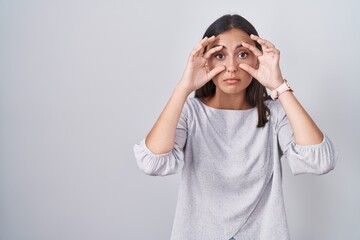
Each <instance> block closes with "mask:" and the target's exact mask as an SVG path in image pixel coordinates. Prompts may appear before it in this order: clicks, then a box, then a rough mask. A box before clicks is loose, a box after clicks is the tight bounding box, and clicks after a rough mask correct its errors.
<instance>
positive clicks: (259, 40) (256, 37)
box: [250, 34, 275, 48]
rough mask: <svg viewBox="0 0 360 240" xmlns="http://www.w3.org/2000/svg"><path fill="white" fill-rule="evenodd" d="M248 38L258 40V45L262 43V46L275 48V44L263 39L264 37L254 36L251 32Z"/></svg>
mask: <svg viewBox="0 0 360 240" xmlns="http://www.w3.org/2000/svg"><path fill="white" fill-rule="evenodd" d="M250 38H251V39H252V40H255V41H257V42H258V43H259V44H260V45H262V46H265V47H267V48H275V45H274V44H272V43H271V42H269V41H268V40H265V39H262V38H260V37H259V36H256V35H254V34H251V35H250Z"/></svg>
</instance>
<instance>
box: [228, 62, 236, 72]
mask: <svg viewBox="0 0 360 240" xmlns="http://www.w3.org/2000/svg"><path fill="white" fill-rule="evenodd" d="M226 69H227V71H228V72H236V71H237V70H238V62H237V61H236V60H235V59H232V60H229V61H228V63H227V66H226Z"/></svg>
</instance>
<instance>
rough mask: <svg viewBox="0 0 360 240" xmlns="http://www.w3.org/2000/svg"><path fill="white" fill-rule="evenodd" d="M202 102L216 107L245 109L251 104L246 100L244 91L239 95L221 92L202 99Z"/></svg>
mask: <svg viewBox="0 0 360 240" xmlns="http://www.w3.org/2000/svg"><path fill="white" fill-rule="evenodd" d="M202 101H203V103H204V104H206V105H208V106H210V107H213V108H217V109H227V110H246V109H250V108H252V107H253V106H251V105H250V103H249V102H248V101H247V100H246V96H245V92H244V94H241V95H230V94H221V93H218V92H216V93H215V95H214V96H211V97H207V98H204V99H202Z"/></svg>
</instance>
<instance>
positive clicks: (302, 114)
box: [279, 91, 324, 145]
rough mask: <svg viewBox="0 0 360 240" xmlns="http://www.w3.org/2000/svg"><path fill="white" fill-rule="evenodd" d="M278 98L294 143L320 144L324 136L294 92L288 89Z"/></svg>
mask: <svg viewBox="0 0 360 240" xmlns="http://www.w3.org/2000/svg"><path fill="white" fill-rule="evenodd" d="M279 100H280V103H281V105H282V106H283V108H284V110H285V113H286V116H287V118H288V119H289V122H290V124H291V127H292V129H293V131H294V138H295V143H296V144H299V145H313V144H320V143H321V142H322V141H323V138H324V136H323V134H322V132H321V130H320V129H319V128H318V127H317V126H316V124H315V122H314V121H313V120H312V119H311V117H310V116H309V114H308V113H307V112H306V111H305V109H304V108H303V107H302V106H301V104H300V103H299V101H298V100H297V99H296V97H295V96H294V94H293V93H292V92H290V91H287V92H284V93H283V94H281V95H280V96H279Z"/></svg>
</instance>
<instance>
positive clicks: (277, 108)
mask: <svg viewBox="0 0 360 240" xmlns="http://www.w3.org/2000/svg"><path fill="white" fill-rule="evenodd" d="M265 105H266V106H267V107H268V108H269V110H270V116H272V119H273V120H279V119H283V118H284V117H285V116H286V113H285V111H284V109H283V107H282V106H281V103H280V102H279V101H275V100H271V99H270V100H266V101H265Z"/></svg>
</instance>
